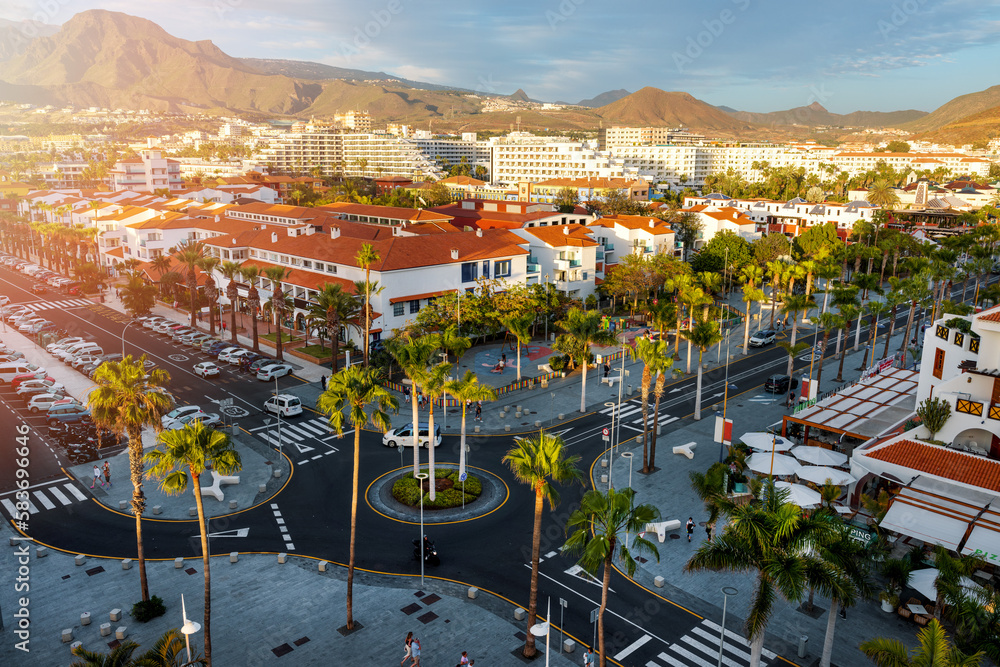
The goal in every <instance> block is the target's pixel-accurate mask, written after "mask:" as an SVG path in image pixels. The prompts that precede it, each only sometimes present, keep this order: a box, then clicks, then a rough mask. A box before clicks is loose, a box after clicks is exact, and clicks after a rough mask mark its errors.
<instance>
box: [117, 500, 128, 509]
mask: <svg viewBox="0 0 1000 667" xmlns="http://www.w3.org/2000/svg"><path fill="white" fill-rule="evenodd" d="M118 509H120V510H122V511H125V510H127V509H128V501H127V500H119V501H118Z"/></svg>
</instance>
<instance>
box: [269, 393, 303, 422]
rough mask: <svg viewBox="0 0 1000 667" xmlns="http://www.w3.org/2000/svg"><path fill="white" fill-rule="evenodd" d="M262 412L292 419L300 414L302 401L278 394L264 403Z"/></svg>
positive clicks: (296, 397)
mask: <svg viewBox="0 0 1000 667" xmlns="http://www.w3.org/2000/svg"><path fill="white" fill-rule="evenodd" d="M264 412H273V413H274V414H276V415H280V416H282V417H294V416H295V415H301V414H302V401H301V400H299V397H298V396H292V395H291V394H278V395H277V396H272V397H271V398H269V399H267V400H266V401H265V402H264Z"/></svg>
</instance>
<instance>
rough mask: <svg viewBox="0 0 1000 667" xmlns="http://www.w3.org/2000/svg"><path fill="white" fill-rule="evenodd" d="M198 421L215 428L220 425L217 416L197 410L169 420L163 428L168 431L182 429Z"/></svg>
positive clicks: (220, 420)
mask: <svg viewBox="0 0 1000 667" xmlns="http://www.w3.org/2000/svg"><path fill="white" fill-rule="evenodd" d="M196 421H200V422H201V423H202V424H204V425H205V426H217V425H218V424H221V423H222V419H221V418H220V417H219V415H217V414H214V413H213V414H209V413H207V412H202V411H201V410H198V411H197V412H189V413H187V414H185V415H182V416H180V417H177V418H176V419H171V420H169V421H167V422H166V423H165V424H164V425H163V428H165V429H168V430H173V429H178V428H184V427H185V426H187V425H188V424H190V423H192V422H196Z"/></svg>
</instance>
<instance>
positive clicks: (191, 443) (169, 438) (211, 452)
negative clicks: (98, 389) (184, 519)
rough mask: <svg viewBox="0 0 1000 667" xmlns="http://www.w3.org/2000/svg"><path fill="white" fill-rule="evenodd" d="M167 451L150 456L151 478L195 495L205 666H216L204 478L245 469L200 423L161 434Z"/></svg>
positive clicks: (223, 437) (168, 489)
mask: <svg viewBox="0 0 1000 667" xmlns="http://www.w3.org/2000/svg"><path fill="white" fill-rule="evenodd" d="M157 440H158V441H159V444H161V445H163V449H154V450H152V451H150V452H149V453H148V454H146V463H148V464H150V466H151V467H150V469H149V476H150V477H156V478H158V479H159V480H160V488H161V489H162V490H163V491H164V492H165V493H168V494H171V495H175V494H177V495H179V494H182V493H184V492H185V491H186V490H187V488H188V479H189V478H190V480H191V490H192V492H193V493H194V504H195V506H196V507H197V508H198V529H199V530H200V531H201V562H202V566H203V567H204V568H205V625H204V630H205V663H206V664H207V665H208V666H209V667H211V665H212V632H211V619H212V577H211V574H210V572H209V560H210V556H211V554H210V553H209V549H208V525H207V524H206V523H205V505H204V503H203V501H202V494H201V481H200V480H201V476H202V475H204V474H205V472H206V470H207V469H208V468H207V466H206V463H208V464H210V465H211V470H212V471H214V472H218V473H219V474H220V475H232V474H233V473H235V472H238V471H240V470H242V469H243V464H242V462H241V461H240V455H239V452H237V451H236V450H235V449H234V448H233V442H232V440H230V438H229V436H228V435H227V434H225V433H223V432H222V431H218V430H216V429H214V428H209V427H207V426H205V425H204V424H202V423H201V422H200V421H195V422H194V423H191V424H186V425H185V426H184V428H183V429H174V430H170V431H165V432H163V433H160V435H159V437H157Z"/></svg>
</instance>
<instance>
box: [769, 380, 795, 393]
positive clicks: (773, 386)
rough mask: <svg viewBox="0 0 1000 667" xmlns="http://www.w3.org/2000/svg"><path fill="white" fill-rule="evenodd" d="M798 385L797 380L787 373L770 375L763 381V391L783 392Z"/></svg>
mask: <svg viewBox="0 0 1000 667" xmlns="http://www.w3.org/2000/svg"><path fill="white" fill-rule="evenodd" d="M798 386H799V381H798V380H796V379H794V378H790V377H788V376H787V375H772V376H771V377H769V378H767V380H765V381H764V391H769V392H771V393H772V394H783V393H785V392H787V391H790V390H792V389H795V388H796V387H798Z"/></svg>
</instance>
